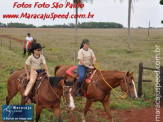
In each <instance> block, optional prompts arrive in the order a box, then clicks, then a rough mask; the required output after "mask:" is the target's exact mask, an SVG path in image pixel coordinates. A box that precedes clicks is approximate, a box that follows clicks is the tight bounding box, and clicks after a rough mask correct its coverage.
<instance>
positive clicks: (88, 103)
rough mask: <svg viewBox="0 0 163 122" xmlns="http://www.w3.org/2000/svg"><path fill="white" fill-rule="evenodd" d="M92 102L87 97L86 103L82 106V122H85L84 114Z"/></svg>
mask: <svg viewBox="0 0 163 122" xmlns="http://www.w3.org/2000/svg"><path fill="white" fill-rule="evenodd" d="M92 103H93V99H87V102H86V105H85V108H84V113H83V115H82V120H83V122H85V116H86V114H87V112H88V110H89V108H90V106H91V105H92Z"/></svg>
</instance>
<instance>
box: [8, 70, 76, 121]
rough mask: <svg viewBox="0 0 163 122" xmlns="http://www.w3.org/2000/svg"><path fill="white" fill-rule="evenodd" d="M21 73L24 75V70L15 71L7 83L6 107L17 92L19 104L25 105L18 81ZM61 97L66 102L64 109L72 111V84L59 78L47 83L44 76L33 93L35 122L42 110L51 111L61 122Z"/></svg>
mask: <svg viewBox="0 0 163 122" xmlns="http://www.w3.org/2000/svg"><path fill="white" fill-rule="evenodd" d="M23 73H25V70H19V71H15V72H13V73H12V74H11V76H10V77H9V79H8V82H7V90H8V96H7V97H6V104H7V105H9V102H10V100H11V99H12V98H13V97H14V96H15V95H16V94H17V93H18V92H20V94H21V99H22V100H21V104H22V105H24V104H25V99H24V97H23V93H24V90H25V89H24V87H23V85H22V84H21V83H20V82H19V80H18V79H19V77H20V76H21V75H22V74H23ZM57 79H58V80H57ZM61 96H64V99H65V100H66V106H65V105H64V107H66V108H67V109H68V110H69V111H71V110H74V109H75V104H74V100H73V96H74V91H73V83H70V82H68V83H66V82H65V79H64V78H59V77H54V81H52V82H49V79H48V77H46V76H45V78H44V79H43V80H42V84H41V85H40V86H39V88H38V89H37V90H35V92H34V103H36V122H38V120H39V118H40V114H41V111H42V109H44V108H50V109H52V110H53V112H54V114H55V116H56V118H57V119H58V121H59V122H62V119H61V112H60V111H61V110H60V103H61V102H62V101H61ZM62 103H63V102H62ZM63 104H64V103H63Z"/></svg>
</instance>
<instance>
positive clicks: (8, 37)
mask: <svg viewBox="0 0 163 122" xmlns="http://www.w3.org/2000/svg"><path fill="white" fill-rule="evenodd" d="M0 37H3V38H7V39H12V40H15V41H17V42H20V43H22V42H23V41H24V40H21V39H17V38H14V37H11V36H8V35H0Z"/></svg>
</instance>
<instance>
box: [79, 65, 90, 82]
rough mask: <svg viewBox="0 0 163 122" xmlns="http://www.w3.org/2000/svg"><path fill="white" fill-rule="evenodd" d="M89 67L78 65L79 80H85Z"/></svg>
mask: <svg viewBox="0 0 163 122" xmlns="http://www.w3.org/2000/svg"><path fill="white" fill-rule="evenodd" d="M87 69H88V68H87V67H85V66H83V65H78V75H79V79H78V82H83V81H84V77H85V74H86V71H87Z"/></svg>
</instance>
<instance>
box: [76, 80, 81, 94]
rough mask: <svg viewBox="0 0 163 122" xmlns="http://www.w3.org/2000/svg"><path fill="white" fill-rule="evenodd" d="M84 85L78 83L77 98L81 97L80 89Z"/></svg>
mask: <svg viewBox="0 0 163 122" xmlns="http://www.w3.org/2000/svg"><path fill="white" fill-rule="evenodd" d="M81 85H82V82H78V83H77V87H76V92H75V93H76V96H78V97H80V87H81Z"/></svg>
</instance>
